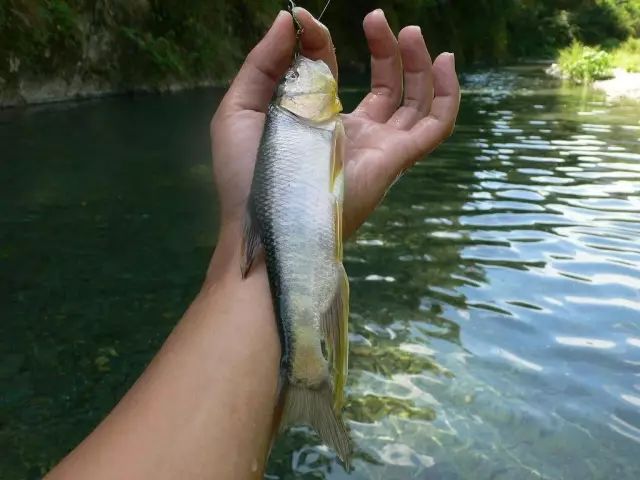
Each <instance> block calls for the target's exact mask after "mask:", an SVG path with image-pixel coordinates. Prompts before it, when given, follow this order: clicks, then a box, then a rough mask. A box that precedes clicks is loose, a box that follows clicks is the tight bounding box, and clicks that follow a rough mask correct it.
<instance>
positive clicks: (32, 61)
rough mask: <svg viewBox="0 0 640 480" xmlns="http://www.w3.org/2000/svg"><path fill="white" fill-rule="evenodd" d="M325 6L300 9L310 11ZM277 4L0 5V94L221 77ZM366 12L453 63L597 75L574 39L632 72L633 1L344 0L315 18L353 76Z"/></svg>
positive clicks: (27, 0) (13, 1)
mask: <svg viewBox="0 0 640 480" xmlns="http://www.w3.org/2000/svg"><path fill="white" fill-rule="evenodd" d="M325 1H326V0H300V1H299V4H301V5H302V6H305V7H307V8H308V9H309V10H311V11H312V12H319V11H320V10H321V9H322V7H323V6H324V4H325ZM286 3H287V2H286V1H284V0H96V1H88V0H0V94H2V89H3V88H4V89H7V88H9V89H10V88H12V87H16V86H17V85H18V84H19V82H20V80H21V79H25V78H29V79H33V78H35V79H51V78H58V79H62V80H65V81H66V82H71V81H72V80H75V81H80V82H86V81H91V80H99V81H101V82H102V83H106V84H109V85H115V86H118V87H121V88H123V89H127V88H131V87H135V86H140V85H146V86H152V85H156V84H167V83H172V82H198V81H200V80H218V81H220V80H226V79H228V78H229V77H230V76H231V75H232V74H233V72H234V71H235V69H236V68H237V66H238V64H239V62H240V61H241V60H242V58H243V57H244V55H245V54H246V52H247V51H248V50H249V48H250V47H251V45H253V44H254V43H255V42H256V40H257V39H258V38H259V37H260V36H261V35H262V34H263V33H264V31H265V30H266V29H267V28H268V26H269V24H270V23H271V21H272V19H273V17H274V16H275V13H276V12H277V11H278V10H279V9H281V8H284V6H285V5H286ZM376 7H382V8H384V9H385V12H386V14H387V17H388V18H389V21H390V23H391V24H392V26H393V28H394V29H396V30H397V29H398V28H399V27H400V26H402V25H404V24H408V23H415V24H418V25H421V26H422V29H423V32H425V34H426V37H427V40H428V42H429V46H430V49H431V53H432V54H437V53H439V52H440V51H444V50H449V51H455V53H456V58H457V62H458V64H459V65H461V66H464V65H470V64H475V63H504V62H509V61H513V60H515V59H518V58H524V57H526V58H531V57H537V58H552V57H554V56H555V55H556V53H557V52H558V50H559V49H562V48H564V47H568V46H571V47H569V50H568V51H567V52H570V53H563V55H564V56H567V58H566V60H567V61H570V64H571V65H572V67H571V68H573V69H575V71H576V72H577V73H575V74H573V73H572V76H576V78H579V79H580V80H581V81H583V79H585V78H586V79H588V78H590V76H592V75H594V76H596V77H597V76H598V75H601V74H602V72H603V71H605V70H606V69H604V67H605V66H606V65H605V63H606V62H605V60H604V59H605V58H606V56H605V55H603V54H601V53H599V52H598V50H597V49H596V50H595V51H594V52H592V51H591V50H589V49H583V53H585V54H588V55H589V59H588V60H586V61H582V62H581V61H578V60H579V59H576V58H573V59H572V58H571V55H574V56H575V55H578V53H579V48H578V46H577V45H579V44H578V43H575V42H580V43H581V44H583V45H586V46H589V47H593V46H595V45H602V46H604V47H606V48H605V49H612V48H613V47H615V46H617V45H621V46H620V48H619V50H615V51H613V52H612V53H611V56H612V64H613V65H621V66H625V68H630V69H637V67H638V60H637V55H638V54H637V43H634V42H635V41H634V40H629V41H627V40H628V39H629V38H634V37H639V36H640V0H484V1H478V0H455V1H453V0H411V1H406V0H375V1H370V0H352V1H348V2H346V1H334V2H333V3H332V5H331V6H330V8H329V9H328V11H327V13H326V15H325V18H324V21H325V23H326V24H327V25H328V26H329V27H330V29H331V31H332V33H333V36H334V43H335V44H336V46H337V51H338V55H339V57H340V58H339V60H340V63H341V65H342V66H343V68H344V69H345V70H353V71H363V70H364V69H365V68H366V66H367V64H368V60H367V58H368V55H367V51H366V43H365V41H364V39H363V38H362V37H361V36H360V35H358V34H357V32H358V30H359V29H360V22H361V19H362V18H363V16H364V15H365V14H366V13H367V12H368V11H370V10H371V9H373V8H376ZM625 42H626V43H625ZM572 45H573V46H572ZM634 49H635V50H634ZM563 58H564V57H563ZM585 63H586V65H585ZM593 63H595V66H594V65H592V64H593Z"/></svg>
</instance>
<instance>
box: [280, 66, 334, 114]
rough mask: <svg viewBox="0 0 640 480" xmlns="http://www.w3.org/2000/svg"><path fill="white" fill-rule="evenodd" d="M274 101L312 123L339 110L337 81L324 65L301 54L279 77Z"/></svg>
mask: <svg viewBox="0 0 640 480" xmlns="http://www.w3.org/2000/svg"><path fill="white" fill-rule="evenodd" d="M276 103H277V104H278V105H280V106H281V107H282V108H285V109H287V110H289V111H290V112H291V113H294V114H295V115H297V116H299V117H302V118H305V119H307V120H310V121H313V122H324V121H327V120H329V119H331V118H332V117H334V116H336V115H337V114H338V113H340V112H341V111H342V104H341V103H340V99H339V98H338V82H336V79H335V78H334V77H333V74H332V73H331V70H330V69H329V67H328V66H327V64H326V63H324V62H323V61H322V60H311V59H309V58H307V57H304V56H302V55H298V57H297V58H296V59H295V61H294V62H293V64H292V65H291V67H290V68H289V70H288V71H287V73H286V75H285V76H284V78H283V79H282V82H281V83H280V87H279V88H278V95H277V99H276Z"/></svg>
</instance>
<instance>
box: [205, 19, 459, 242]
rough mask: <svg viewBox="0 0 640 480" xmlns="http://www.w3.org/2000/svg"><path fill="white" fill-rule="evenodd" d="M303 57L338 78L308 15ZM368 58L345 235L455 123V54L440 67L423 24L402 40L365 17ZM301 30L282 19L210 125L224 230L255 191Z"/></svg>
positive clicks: (348, 122)
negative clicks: (273, 110)
mask: <svg viewBox="0 0 640 480" xmlns="http://www.w3.org/2000/svg"><path fill="white" fill-rule="evenodd" d="M296 16H297V17H298V19H299V21H300V22H301V24H302V26H303V28H304V30H303V34H302V37H301V39H300V40H301V47H302V54H303V55H305V56H307V57H309V58H312V59H322V60H323V61H325V62H326V63H327V65H329V67H330V68H331V70H332V71H333V73H334V75H335V76H336V77H337V74H338V72H337V62H336V57H335V52H334V48H333V44H332V42H331V37H330V35H329V32H328V30H327V29H326V28H325V27H324V26H323V25H321V24H320V23H318V22H317V21H316V20H315V19H314V18H313V17H312V16H311V15H310V14H309V13H308V12H307V11H306V10H304V9H297V10H296ZM364 30H365V35H366V37H367V42H368V45H369V50H370V52H371V72H372V79H371V92H370V93H369V94H368V95H367V96H366V97H365V98H364V100H363V101H362V102H361V103H360V105H359V106H358V107H357V108H356V109H355V110H354V111H353V112H352V113H350V114H346V115H343V121H344V126H345V133H346V138H347V141H346V144H345V148H346V151H345V157H346V166H345V168H346V180H345V186H346V192H345V210H344V227H345V229H344V232H345V236H349V235H351V234H352V233H353V232H355V230H356V229H357V228H358V227H359V226H360V225H361V224H362V222H364V220H365V219H366V218H367V216H368V215H369V214H370V213H371V212H372V211H373V209H374V208H375V207H376V205H377V204H378V203H379V202H380V200H381V199H382V197H383V196H384V194H385V192H386V191H387V190H388V188H389V187H390V186H391V185H392V184H393V182H394V181H395V180H396V178H398V176H399V175H400V174H401V173H402V172H403V171H405V170H406V169H407V168H409V167H410V166H411V165H413V163H414V162H415V161H416V160H418V159H419V158H421V157H422V156H423V155H425V154H426V153H428V152H430V151H432V150H433V149H434V148H436V147H437V146H438V145H439V144H440V143H441V142H442V141H443V140H444V139H446V138H447V137H448V136H449V135H450V134H451V132H452V131H453V127H454V124H455V119H456V116H457V113H458V106H459V103H460V90H459V86H458V80H457V77H456V73H455V66H454V60H453V55H451V54H442V55H440V56H439V57H438V58H437V59H436V60H435V61H434V62H433V63H432V62H431V59H430V57H429V53H428V51H427V47H426V45H425V41H424V38H423V36H422V34H421V32H420V28H419V27H415V26H410V27H406V28H404V29H403V30H402V31H401V32H400V34H399V35H398V38H396V37H395V36H394V34H393V32H392V31H391V29H390V27H389V24H388V23H387V20H386V19H385V17H384V14H383V12H382V10H376V11H374V12H371V13H370V14H369V15H367V16H366V17H365V20H364ZM295 43H296V38H295V31H294V25H293V21H292V18H291V15H289V14H288V13H286V12H281V13H280V15H279V16H278V17H277V18H276V20H275V22H274V24H273V26H272V27H271V29H270V30H269V32H267V34H266V35H265V37H264V38H263V39H262V41H261V42H260V43H259V44H258V45H257V46H256V47H255V48H254V49H253V50H252V51H251V53H250V54H249V55H248V57H247V60H246V61H245V63H244V65H243V66H242V68H241V70H240V72H239V73H238V75H237V77H236V79H235V80H234V82H233V84H232V85H231V87H230V88H229V91H228V93H227V94H226V95H225V97H224V99H223V100H222V102H221V104H220V106H219V108H218V110H217V112H216V114H215V115H214V118H213V120H212V123H211V135H212V148H213V157H214V173H215V179H216V185H217V188H218V193H219V196H220V201H221V206H222V221H223V227H224V226H225V225H240V224H241V222H242V220H243V218H244V208H245V204H246V199H247V196H248V194H249V190H250V187H251V179H252V176H253V168H254V165H255V159H256V155H257V150H258V146H259V142H260V137H261V134H262V130H263V127H264V122H265V112H266V109H267V106H268V104H269V101H270V100H271V97H272V95H273V92H274V91H275V88H276V86H277V83H278V81H279V80H280V78H281V77H282V75H283V74H284V73H285V71H286V70H287V68H288V66H289V64H290V62H291V57H292V53H293V49H294V47H295Z"/></svg>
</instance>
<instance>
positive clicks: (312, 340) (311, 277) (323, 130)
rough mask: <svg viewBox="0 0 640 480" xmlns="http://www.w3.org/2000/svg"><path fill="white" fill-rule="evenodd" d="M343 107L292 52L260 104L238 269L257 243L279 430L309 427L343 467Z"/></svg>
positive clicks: (330, 83) (314, 67)
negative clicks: (268, 311)
mask: <svg viewBox="0 0 640 480" xmlns="http://www.w3.org/2000/svg"><path fill="white" fill-rule="evenodd" d="M341 111H342V105H341V103H340V99H339V97H338V85H337V81H336V80H335V78H334V77H333V74H332V73H331V70H330V69H329V67H328V66H327V64H326V63H324V62H323V61H322V60H311V59H309V58H307V57H305V56H303V55H301V54H298V55H297V56H296V57H295V59H294V61H293V63H292V65H291V66H290V68H289V69H288V71H287V72H286V74H285V75H284V77H283V79H282V81H281V82H280V84H279V87H278V90H277V93H276V95H275V99H274V100H273V101H272V102H271V103H270V104H269V107H268V110H267V114H266V120H265V126H264V130H263V134H262V138H261V141H260V146H259V149H258V156H257V160H256V165H255V169H254V174H253V180H252V185H251V191H250V194H249V199H248V205H247V213H246V219H245V225H244V239H243V244H242V260H241V262H242V265H241V273H242V276H243V278H245V277H246V276H247V275H248V273H249V271H250V269H251V265H252V264H253V262H254V259H255V258H256V256H257V255H258V254H259V252H260V251H261V250H262V251H263V252H264V258H265V261H266V266H267V275H268V279H269V287H270V290H271V296H272V299H273V306H274V311H275V314H276V321H277V325H278V333H279V337H280V345H281V351H282V354H281V361H280V392H281V393H280V399H281V401H280V402H281V403H280V404H281V408H282V411H281V420H280V427H279V431H280V432H282V431H284V430H285V429H286V428H287V427H289V426H293V425H299V424H304V425H308V426H310V427H312V428H313V429H314V430H315V431H316V432H317V433H318V435H319V437H320V439H321V440H322V442H323V443H324V444H326V445H328V446H329V447H331V448H332V449H333V450H334V451H335V452H336V454H337V455H338V457H339V458H340V460H342V462H343V463H344V464H345V466H347V467H348V464H349V457H350V455H351V440H350V438H349V433H348V430H347V428H346V426H345V423H344V421H343V420H342V413H341V412H342V408H343V406H344V388H345V384H346V379H347V369H348V352H349V337H348V317H349V280H348V277H347V274H346V272H345V269H344V266H343V263H342V262H343V241H342V235H343V226H342V219H343V201H344V183H345V182H344V143H345V133H344V127H343V124H342V120H341V116H340V112H341Z"/></svg>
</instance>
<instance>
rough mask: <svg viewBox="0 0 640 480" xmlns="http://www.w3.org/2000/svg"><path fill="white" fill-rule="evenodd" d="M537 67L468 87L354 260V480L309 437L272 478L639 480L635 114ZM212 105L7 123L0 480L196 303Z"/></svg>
mask: <svg viewBox="0 0 640 480" xmlns="http://www.w3.org/2000/svg"><path fill="white" fill-rule="evenodd" d="M540 71H541V70H540V69H538V68H530V69H504V70H501V71H487V72H479V73H475V74H471V75H467V76H465V77H464V83H463V84H464V96H463V107H462V111H461V115H460V120H459V124H458V126H457V129H456V133H455V135H454V136H453V137H452V139H451V140H450V141H449V142H448V143H447V145H446V146H445V147H443V148H442V149H440V150H438V151H437V152H436V153H434V154H433V155H432V156H430V157H429V158H428V159H425V160H423V161H421V162H420V163H418V165H416V167H415V168H414V169H413V170H412V171H411V172H409V173H408V174H407V175H406V176H405V177H404V178H403V179H402V180H401V181H400V182H398V183H397V184H396V186H395V187H394V188H393V190H392V191H391V192H390V194H389V195H388V196H387V198H386V200H385V202H384V203H383V204H382V205H381V206H380V207H379V209H378V211H377V212H376V213H375V214H374V215H373V216H372V217H371V218H370V219H369V220H368V222H367V223H366V224H365V225H364V226H363V228H362V230H361V232H360V233H359V235H358V237H357V238H356V239H355V240H353V241H351V242H350V243H349V244H348V246H347V251H346V252H345V258H346V261H345V264H346V268H347V271H348V272H349V276H350V278H351V289H352V315H351V319H350V339H351V353H350V377H349V383H348V387H347V390H348V392H347V393H348V403H347V407H346V412H345V416H346V418H347V419H348V423H349V425H350V428H351V430H352V437H353V439H354V442H355V446H356V453H355V460H354V462H353V465H354V468H353V472H351V475H350V476H348V475H347V474H346V473H345V472H344V470H343V469H342V468H341V467H340V466H339V465H338V464H337V462H336V459H335V455H334V454H333V452H331V451H330V450H329V449H327V448H326V447H323V446H319V445H318V444H317V439H316V438H315V437H314V436H313V435H312V434H311V433H310V432H309V430H307V429H306V428H304V427H301V428H295V429H293V430H292V431H291V432H290V433H289V434H288V435H286V436H284V437H282V438H281V440H280V441H279V442H278V443H277V444H276V447H275V449H274V451H273V455H272V459H271V463H270V465H269V469H268V472H269V473H268V476H267V478H269V479H292V478H303V479H315V478H327V479H344V478H347V477H348V478H354V479H385V480H400V479H409V478H416V479H434V480H458V479H470V478H474V479H476V478H477V479H490V478H491V479H501V480H505V479H513V480H521V479H576V480H578V479H580V480H582V479H609V478H616V479H629V480H632V479H637V478H640V461H639V460H638V459H639V458H640V381H639V380H638V378H639V377H638V375H640V240H639V239H640V139H639V138H638V133H639V132H640V114H639V113H638V112H640V110H639V109H638V104H633V103H625V102H621V103H609V102H608V101H607V100H605V99H604V97H602V96H601V95H599V94H598V93H595V92H591V91H587V90H582V89H573V88H570V87H565V86H561V85H559V84H558V83H556V82H555V80H550V79H548V78H546V77H544V76H543V75H542V74H541V73H540ZM360 93H361V92H359V91H357V90H356V89H349V90H348V91H347V92H345V94H344V95H343V100H344V103H345V105H347V106H349V105H353V104H354V103H355V101H356V100H357V98H359V95H360ZM214 104H215V102H214V101H213V99H212V98H211V94H210V92H199V93H191V94H183V95H178V96H172V97H161V98H156V97H147V98H143V99H139V100H136V101H133V102H131V101H128V100H126V99H114V100H107V101H101V102H93V103H88V104H83V105H81V106H79V107H78V108H77V109H64V110H60V111H57V110H55V109H53V110H47V109H43V110H42V111H37V112H31V113H26V114H24V115H21V116H18V117H17V118H13V119H9V120H7V121H5V122H4V123H0V141H1V142H2V144H3V145H12V151H11V152H9V156H8V157H3V159H2V160H3V163H2V164H1V167H2V168H3V176H2V188H1V189H0V200H1V201H0V210H1V213H2V216H1V217H0V222H2V230H1V231H0V241H1V246H2V248H1V249H0V264H1V267H2V268H1V269H0V275H2V277H0V279H1V280H2V281H3V282H4V283H5V284H6V285H7V288H4V287H3V289H2V290H0V295H2V296H1V297H0V301H1V302H2V306H3V308H4V310H5V311H6V312H7V315H6V321H3V322H2V323H0V358H2V359H3V360H2V363H0V392H3V393H2V396H0V451H3V452H11V453H10V454H9V455H8V456H6V457H2V456H0V472H6V474H5V475H0V476H2V478H7V479H14V478H15V479H17V478H25V476H27V477H29V476H30V477H29V478H37V476H38V475H40V474H41V473H42V472H43V471H44V470H46V469H47V468H48V466H50V465H51V464H52V463H53V462H55V460H56V459H57V458H59V456H60V455H62V454H63V453H64V452H65V451H67V450H68V449H69V448H70V447H71V446H73V445H74V444H75V443H76V442H77V441H78V440H79V439H80V438H82V436H84V435H85V434H86V433H87V432H88V431H89V430H90V429H91V428H92V427H93V425H95V423H96V422H97V421H98V420H99V419H100V418H101V417H102V416H103V415H104V413H105V412H106V411H108V410H109V408H111V406H112V405H113V403H114V402H115V401H116V400H117V399H118V398H119V396H120V395H121V394H122V392H123V391H125V390H126V388H127V386H128V385H129V384H130V383H131V382H133V381H134V379H135V378H136V376H137V375H138V374H139V372H140V371H141V369H142V368H143V367H144V365H145V364H146V362H147V361H148V360H149V358H150V356H151V355H152V354H153V352H154V351H155V350H156V349H157V348H158V346H159V345H160V344H161V342H162V340H163V338H164V337H165V336H166V334H167V333H168V332H169V330H170V328H171V327H172V325H173V324H174V322H175V320H176V318H178V317H179V316H180V314H181V313H182V311H183V310H184V308H185V307H186V305H187V304H188V302H189V300H190V299H191V298H192V296H193V295H194V294H195V292H196V291H197V289H198V282H199V281H200V278H201V275H202V273H203V271H204V268H205V267H206V262H207V257H208V254H209V252H210V249H211V248H212V247H213V235H212V234H211V232H212V230H213V228H214V224H215V222H214V214H213V213H212V209H211V205H210V203H209V202H210V196H209V195H210V194H211V192H210V178H211V169H210V167H209V163H208V149H207V139H206V135H207V131H206V126H207V119H208V116H209V114H210V111H211V110H212V109H213V108H214ZM166 118H172V121H171V125H167V124H166V122H164V121H160V120H159V119H166ZM132 122H135V124H136V125H141V127H140V129H139V131H136V132H133V131H132V130H131V128H129V127H128V126H127V125H131V124H133V123H132ZM158 139H162V142H159V141H158ZM190 142H192V143H190ZM192 145H197V147H193V146H192ZM185 152H187V154H185ZM5 392H8V393H5Z"/></svg>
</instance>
